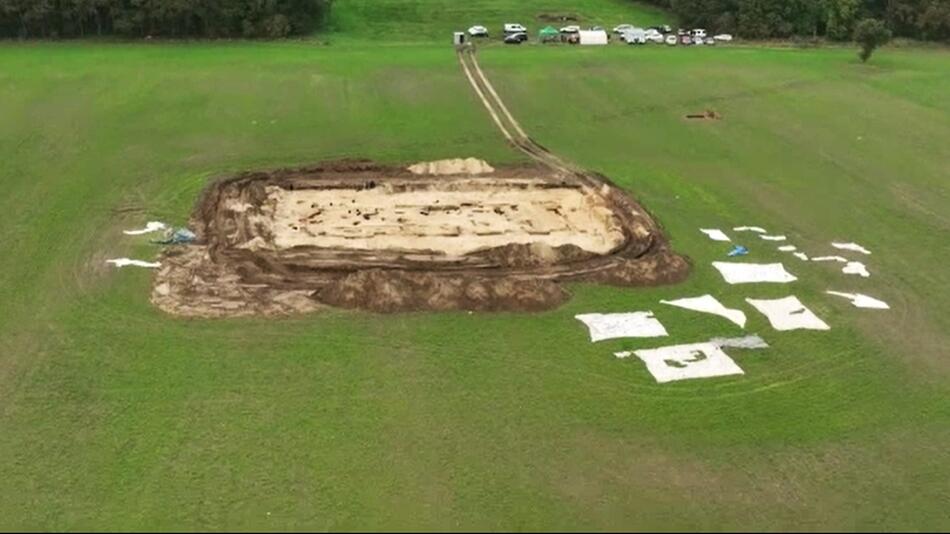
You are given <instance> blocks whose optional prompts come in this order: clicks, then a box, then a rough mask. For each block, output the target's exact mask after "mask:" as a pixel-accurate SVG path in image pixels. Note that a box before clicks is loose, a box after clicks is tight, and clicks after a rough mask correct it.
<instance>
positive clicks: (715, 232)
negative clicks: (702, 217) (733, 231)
mask: <svg viewBox="0 0 950 534" xmlns="http://www.w3.org/2000/svg"><path fill="white" fill-rule="evenodd" d="M699 231H700V232H702V233H704V234H706V235H707V236H709V239H712V240H713V241H731V239H729V236H727V235H726V234H725V232H723V231H722V230H720V229H718V228H700V229H699Z"/></svg>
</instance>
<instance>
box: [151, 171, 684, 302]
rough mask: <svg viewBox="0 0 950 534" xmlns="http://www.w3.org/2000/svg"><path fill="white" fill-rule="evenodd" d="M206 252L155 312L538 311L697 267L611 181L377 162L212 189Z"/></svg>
mask: <svg viewBox="0 0 950 534" xmlns="http://www.w3.org/2000/svg"><path fill="white" fill-rule="evenodd" d="M190 226H191V228H192V229H193V230H194V231H195V233H196V234H197V236H198V242H197V244H195V245H190V246H184V247H173V248H169V249H167V250H166V251H165V253H164V254H163V257H162V259H161V261H162V267H161V268H160V269H159V271H158V274H157V276H156V279H155V285H154V288H153V292H152V301H153V302H154V303H155V304H156V305H157V306H159V307H160V308H161V309H162V310H165V311H166V312H169V313H173V314H177V315H186V316H204V317H220V316H235V315H256V314H264V315H272V314H290V313H301V312H310V311H314V310H317V309H320V308H322V307H325V306H334V307H340V308H358V309H363V310H371V311H377V312H400V311H416V310H474V311H502V310H508V311H539V310H547V309H551V308H554V307H556V306H558V305H560V304H561V303H563V302H564V301H566V300H567V299H568V298H569V294H568V292H567V291H566V290H565V288H564V287H563V283H564V282H575V281H579V282H596V283H602V284H611V285H621V286H647V285H658V284H667V283H675V282H679V281H681V280H683V279H684V278H685V277H686V276H687V274H688V272H689V263H688V262H687V261H686V260H685V259H684V258H683V257H681V256H679V255H677V254H675V253H673V252H672V251H671V250H670V248H669V245H668V243H667V241H666V239H665V237H664V236H663V233H662V231H661V230H660V228H659V226H658V225H657V224H656V222H655V221H654V220H653V219H652V218H651V217H650V215H649V214H648V213H647V212H646V211H645V210H644V209H643V208H642V207H640V206H639V205H638V204H637V203H636V202H635V201H634V200H633V199H631V198H630V197H629V196H627V195H626V194H625V193H624V192H623V191H621V190H620V189H618V188H616V187H615V186H613V185H612V184H610V183H609V182H608V181H607V180H606V179H604V178H603V177H599V176H594V175H590V174H579V173H575V172H573V171H566V170H556V169H551V168H549V167H547V166H541V165H523V166H509V167H502V168H493V167H491V166H490V165H488V164H487V163H485V162H481V161H479V160H472V159H469V160H449V161H445V162H429V163H423V164H416V165H413V166H411V167H407V168H399V167H387V166H383V165H379V164H375V163H372V162H369V161H338V162H331V163H325V164H321V165H316V166H311V167H305V168H298V169H282V170H277V171H269V172H248V173H244V174H240V175H237V176H234V177H230V178H225V179H221V180H218V181H216V182H214V183H212V184H211V185H210V186H209V187H208V188H207V189H206V190H205V191H204V193H203V194H202V196H201V198H200V199H199V202H198V206H197V207H196V209H195V213H194V214H193V217H192V220H191V222H190Z"/></svg>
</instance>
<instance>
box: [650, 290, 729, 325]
mask: <svg viewBox="0 0 950 534" xmlns="http://www.w3.org/2000/svg"><path fill="white" fill-rule="evenodd" d="M660 302H661V303H663V304H668V305H670V306H676V307H677V308H684V309H687V310H692V311H698V312H703V313H711V314H713V315H718V316H720V317H725V318H726V319H729V320H730V321H732V322H734V323H736V324H737V325H739V327H740V328H745V322H746V316H745V313H744V312H743V311H742V310H735V309H732V308H727V307H725V306H724V305H723V304H722V303H721V302H719V300H718V299H716V297H714V296H712V295H703V296H701V297H692V298H684V299H677V300H661V301H660Z"/></svg>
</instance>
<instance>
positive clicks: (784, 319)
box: [745, 296, 831, 331]
mask: <svg viewBox="0 0 950 534" xmlns="http://www.w3.org/2000/svg"><path fill="white" fill-rule="evenodd" d="M745 300H746V302H748V303H749V304H751V305H752V307H753V308H755V309H757V310H759V311H760V312H762V314H763V315H765V316H766V317H767V318H768V320H769V323H771V324H772V328H774V329H776V330H779V331H787V330H830V329H831V327H829V326H828V325H827V324H826V323H825V322H824V321H822V320H821V319H820V318H819V317H818V316H817V315H815V314H814V313H812V311H811V310H809V309H808V308H807V307H805V305H804V304H802V302H801V301H800V300H798V297H795V296H790V297H785V298H783V299H770V300H757V299H745Z"/></svg>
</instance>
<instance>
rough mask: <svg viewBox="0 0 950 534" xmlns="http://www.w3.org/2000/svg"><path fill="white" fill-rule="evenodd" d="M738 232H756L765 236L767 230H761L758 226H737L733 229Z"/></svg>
mask: <svg viewBox="0 0 950 534" xmlns="http://www.w3.org/2000/svg"><path fill="white" fill-rule="evenodd" d="M733 230H735V231H736V232H755V233H757V234H764V233H765V228H760V227H758V226H736V227H735V228H733Z"/></svg>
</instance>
